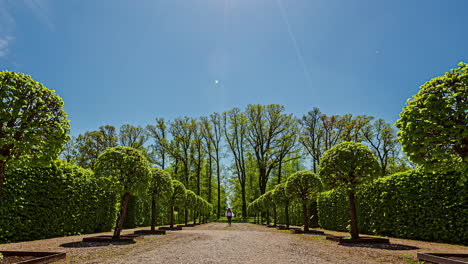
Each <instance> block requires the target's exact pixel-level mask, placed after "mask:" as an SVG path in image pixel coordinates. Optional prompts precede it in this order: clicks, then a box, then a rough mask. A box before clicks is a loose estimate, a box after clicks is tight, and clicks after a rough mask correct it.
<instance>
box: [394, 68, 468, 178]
mask: <svg viewBox="0 0 468 264" xmlns="http://www.w3.org/2000/svg"><path fill="white" fill-rule="evenodd" d="M459 65H460V67H458V68H456V69H452V70H451V71H450V72H447V73H446V74H445V75H443V76H440V77H436V78H434V79H432V80H430V81H428V82H426V83H425V84H423V85H422V86H421V88H420V90H419V92H418V93H417V94H415V95H414V97H413V98H412V99H410V100H409V101H408V102H407V105H406V106H405V107H404V108H403V111H402V112H401V114H400V119H399V120H398V121H397V122H396V126H397V127H398V128H399V129H400V131H399V132H398V138H399V139H400V141H401V144H402V146H403V150H404V151H405V152H406V153H407V154H408V156H409V158H410V160H411V161H413V162H415V163H418V164H420V165H423V166H424V167H425V168H427V169H430V170H434V171H446V170H455V171H458V172H462V173H461V175H462V177H463V179H462V180H466V177H467V175H468V173H467V172H468V133H467V130H468V129H467V127H468V118H467V113H468V64H466V63H460V64H459Z"/></svg>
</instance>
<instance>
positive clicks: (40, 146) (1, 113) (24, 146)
mask: <svg viewBox="0 0 468 264" xmlns="http://www.w3.org/2000/svg"><path fill="white" fill-rule="evenodd" d="M63 105H64V104H63V101H62V98H60V97H59V96H58V95H57V94H55V92H54V90H51V89H48V88H46V87H45V86H44V85H43V84H41V83H39V82H37V81H35V80H33V79H32V78H31V76H29V75H25V74H23V73H15V72H10V71H1V72H0V161H3V162H6V161H8V160H11V159H19V158H20V157H22V156H28V158H33V159H35V160H37V161H39V162H41V161H46V162H49V161H51V160H53V159H55V158H56V157H57V155H58V154H59V153H60V151H61V150H62V148H63V145H64V144H65V142H66V141H67V140H68V137H69V136H68V132H69V130H70V125H69V120H68V119H67V114H66V113H65V110H63Z"/></svg>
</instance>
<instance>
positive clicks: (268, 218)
mask: <svg viewBox="0 0 468 264" xmlns="http://www.w3.org/2000/svg"><path fill="white" fill-rule="evenodd" d="M266 224H267V225H270V210H267V211H266Z"/></svg>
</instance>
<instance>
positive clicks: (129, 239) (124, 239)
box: [83, 235, 138, 243]
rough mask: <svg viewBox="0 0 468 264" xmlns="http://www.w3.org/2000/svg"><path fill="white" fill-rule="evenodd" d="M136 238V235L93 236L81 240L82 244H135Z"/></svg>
mask: <svg viewBox="0 0 468 264" xmlns="http://www.w3.org/2000/svg"><path fill="white" fill-rule="evenodd" d="M137 237H138V236H137V235H121V236H120V237H114V236H94V237H85V238H83V242H109V243H112V242H116V243H135V238H137Z"/></svg>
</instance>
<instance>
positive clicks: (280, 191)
mask: <svg viewBox="0 0 468 264" xmlns="http://www.w3.org/2000/svg"><path fill="white" fill-rule="evenodd" d="M272 198H273V200H274V201H275V203H276V204H282V205H287V204H289V201H290V199H291V198H290V197H289V196H288V193H287V192H286V183H285V182H283V183H280V184H278V185H276V186H275V189H273V193H272Z"/></svg>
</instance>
